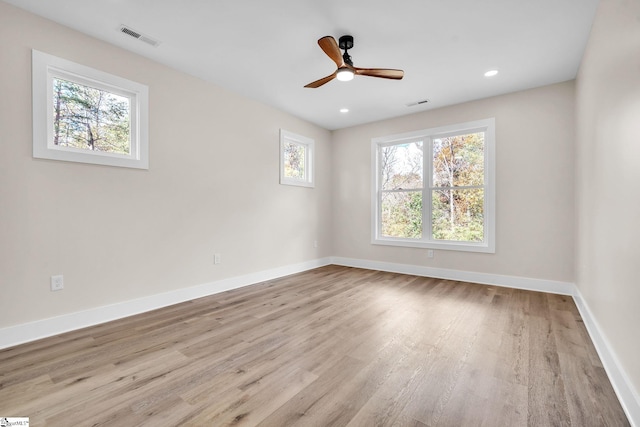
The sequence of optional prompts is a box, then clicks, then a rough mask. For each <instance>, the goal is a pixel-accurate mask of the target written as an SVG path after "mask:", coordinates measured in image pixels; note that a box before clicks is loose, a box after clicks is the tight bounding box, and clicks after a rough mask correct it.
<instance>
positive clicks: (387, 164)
mask: <svg viewBox="0 0 640 427" xmlns="http://www.w3.org/2000/svg"><path fill="white" fill-rule="evenodd" d="M422 147H423V144H422V141H416V142H411V143H407V144H398V145H391V146H387V147H381V150H380V151H381V152H380V166H381V167H382V189H383V190H399V189H414V188H422V176H423V173H422V165H423V162H422V156H423V153H422Z"/></svg>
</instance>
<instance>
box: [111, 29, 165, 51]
mask: <svg viewBox="0 0 640 427" xmlns="http://www.w3.org/2000/svg"><path fill="white" fill-rule="evenodd" d="M120 32H122V33H124V34H126V35H128V36H130V37H133V38H134V39H138V40H140V41H142V42H145V43H147V44H149V45H151V46H153V47H156V46H158V45H159V44H160V42H159V41H157V40H154V39H152V38H151V37H147V36H144V35H142V34H140V33H139V32H137V31H136V30H132V29H131V28H129V27H127V26H126V25H122V26H120Z"/></svg>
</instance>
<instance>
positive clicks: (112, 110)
mask: <svg viewBox="0 0 640 427" xmlns="http://www.w3.org/2000/svg"><path fill="white" fill-rule="evenodd" d="M129 103H130V101H129V98H126V97H123V96H120V95H116V94H113V93H110V92H106V91H103V90H100V89H96V88H92V87H89V86H84V85H81V84H79V83H74V82H70V81H67V80H62V79H58V78H54V79H53V105H52V108H53V144H54V145H55V146H58V147H70V148H79V149H83V150H92V151H102V152H106V153H118V154H127V155H128V154H130V151H131V139H130V123H129V116H130V113H129V112H130V105H129Z"/></svg>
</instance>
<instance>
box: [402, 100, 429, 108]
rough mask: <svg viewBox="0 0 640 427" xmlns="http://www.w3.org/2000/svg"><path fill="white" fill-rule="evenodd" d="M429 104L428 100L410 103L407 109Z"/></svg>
mask: <svg viewBox="0 0 640 427" xmlns="http://www.w3.org/2000/svg"><path fill="white" fill-rule="evenodd" d="M427 102H429V100H428V99H423V100H422V101H416V102H410V103H408V104H407V107H415V106H416V105H422V104H426V103H427Z"/></svg>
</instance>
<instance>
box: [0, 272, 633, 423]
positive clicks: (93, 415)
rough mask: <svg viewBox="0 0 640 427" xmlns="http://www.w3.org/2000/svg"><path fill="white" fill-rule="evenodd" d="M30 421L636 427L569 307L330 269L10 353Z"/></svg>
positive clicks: (2, 369)
mask: <svg viewBox="0 0 640 427" xmlns="http://www.w3.org/2000/svg"><path fill="white" fill-rule="evenodd" d="M0 416H24V417H30V421H31V425H32V426H45V425H46V426H107V425H108V426H113V425H116V426H224V425H230V426H236V425H237V426H278V427H280V426H293V425H296V426H392V425H393V426H627V425H629V423H628V421H627V419H626V418H625V415H624V412H623V410H622V408H621V406H620V404H619V402H618V400H617V398H616V396H615V394H614V391H613V389H612V387H611V384H610V382H609V380H608V378H607V376H606V374H605V371H604V369H603V368H602V365H601V364H600V360H599V359H598V356H597V354H596V352H595V349H594V347H593V345H592V343H591V341H590V339H589V336H588V334H587V332H586V329H585V327H584V325H583V323H582V320H581V318H580V316H579V314H578V311H577V309H576V307H575V305H574V303H573V301H572V299H571V298H570V297H566V296H560V295H552V294H544V293H538V292H529V291H521V290H515V289H508V288H500V287H492V286H483V285H477V284H470V283H463V282H453V281H446V280H439V279H431V278H424V277H415V276H408V275H401V274H393V273H384V272H376V271H369V270H360V269H354V268H348V267H338V266H327V267H323V268H319V269H316V270H312V271H308V272H305V273H301V274H297V275H293V276H288V277H285V278H282V279H278V280H273V281H269V282H264V283H260V284H257V285H253V286H249V287H245V288H242V289H237V290H234V291H229V292H225V293H222V294H218V295H213V296H210V297H206V298H201V299H197V300H194V301H190V302H187V303H182V304H178V305H175V306H171V307H167V308H164V309H160V310H156V311H153V312H149V313H145V314H141V315H138V316H133V317H130V318H127V319H122V320H118V321H115V322H110V323H107V324H103V325H99V326H95V327H91V328H87V329H83V330H79V331H75V332H71V333H67V334H64V335H60V336H56V337H51V338H47V339H44V340H40V341H36V342H33V343H28V344H24V345H20V346H17V347H13V348H9V349H6V350H3V351H0Z"/></svg>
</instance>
